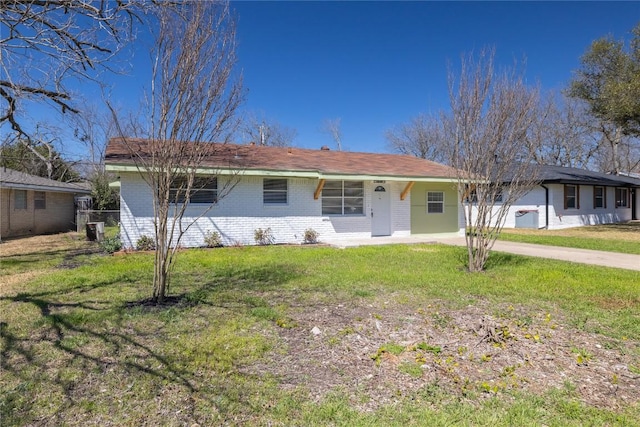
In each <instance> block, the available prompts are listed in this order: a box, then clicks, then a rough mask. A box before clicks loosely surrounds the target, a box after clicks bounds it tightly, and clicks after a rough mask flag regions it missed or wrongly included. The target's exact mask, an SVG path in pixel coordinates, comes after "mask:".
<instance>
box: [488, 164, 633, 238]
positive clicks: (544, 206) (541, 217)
mask: <svg viewBox="0 0 640 427" xmlns="http://www.w3.org/2000/svg"><path fill="white" fill-rule="evenodd" d="M536 168H538V169H537V172H536V173H537V178H538V181H539V185H538V186H536V187H535V188H533V189H532V190H531V191H530V192H529V193H527V194H526V195H525V196H523V197H522V198H520V199H519V200H518V201H517V202H516V203H514V204H513V205H512V206H511V208H510V212H509V213H508V215H507V217H506V220H505V224H504V226H505V227H506V228H520V227H522V228H547V229H561V228H569V227H579V226H583V225H596V224H610V223H618V222H626V221H630V220H635V219H638V204H639V203H640V179H638V178H634V177H631V176H625V175H611V174H606V173H602V172H593V171H588V170H584V169H576V168H567V167H561V166H537V167H536ZM498 204H499V203H498Z"/></svg>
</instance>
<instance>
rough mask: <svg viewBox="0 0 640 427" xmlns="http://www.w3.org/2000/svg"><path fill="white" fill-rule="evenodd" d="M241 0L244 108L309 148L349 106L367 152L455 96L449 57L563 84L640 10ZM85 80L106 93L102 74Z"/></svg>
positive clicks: (351, 140)
mask: <svg viewBox="0 0 640 427" xmlns="http://www.w3.org/2000/svg"><path fill="white" fill-rule="evenodd" d="M232 5H233V7H234V8H235V11H236V14H237V17H238V41H239V50H238V55H239V64H238V65H239V67H240V68H241V69H242V72H243V75H244V85H245V88H246V90H247V97H246V102H245V104H244V105H243V106H242V110H243V111H250V112H253V113H257V114H259V115H264V116H266V117H267V118H268V119H270V120H274V121H277V122H279V123H280V124H282V125H285V126H288V127H291V128H295V129H296V130H297V131H298V136H297V138H296V140H295V141H294V145H296V146H298V147H305V148H319V147H320V146H322V145H329V146H331V147H334V144H333V141H332V139H331V137H330V136H329V135H327V134H326V133H323V132H321V127H322V123H323V121H324V120H326V119H334V118H340V119H341V123H342V132H343V149H345V150H349V151H367V152H384V151H388V150H389V149H388V147H387V143H386V140H385V138H384V133H385V131H386V130H388V129H390V128H392V127H393V126H395V125H398V124H400V123H403V122H406V121H408V120H409V119H410V118H411V117H413V116H415V115H417V114H418V113H429V112H435V111H438V110H440V109H447V108H448V102H449V101H448V95H447V64H448V62H450V63H451V64H452V65H453V66H454V67H455V66H457V65H458V64H459V60H460V55H461V54H463V53H465V52H469V51H472V50H476V51H477V50H480V49H481V48H483V47H485V46H494V47H495V49H496V54H497V62H498V64H499V65H511V64H513V62H514V61H515V60H517V61H522V60H523V59H526V76H527V79H528V81H529V82H531V83H532V84H535V83H537V82H539V83H540V85H541V87H542V88H543V89H544V90H551V89H556V90H559V89H562V88H564V87H566V85H567V83H568V82H569V80H570V79H571V76H572V71H573V70H575V69H576V68H577V67H578V66H579V64H580V56H581V55H582V54H583V53H584V52H585V50H586V49H587V48H588V46H589V45H590V43H591V42H592V41H593V40H594V39H597V38H599V37H602V36H605V35H608V34H610V35H613V36H614V37H615V38H616V39H621V38H626V39H629V37H630V34H629V32H630V30H631V29H632V28H633V27H634V26H635V25H636V24H637V23H638V22H640V2H402V1H389V2H356V1H351V2H302V1H300V2H265V1H261V2H249V1H233V2H232ZM141 41H142V40H141ZM148 58H149V54H148V46H145V45H144V44H143V43H140V44H138V45H136V46H135V55H134V57H133V59H132V65H133V69H132V70H131V71H130V72H129V75H106V76H105V82H106V83H107V85H108V86H109V87H110V88H111V95H112V101H113V102H114V104H116V105H120V106H123V108H135V106H137V105H139V102H140V101H139V100H140V99H141V98H142V96H143V87H144V85H145V83H146V81H147V80H148V79H147V77H148V76H149V75H150V69H149V66H148ZM75 90H76V91H78V92H79V93H81V94H83V95H85V96H88V97H97V98H99V95H96V94H99V92H98V91H97V90H95V88H92V87H91V86H90V85H87V84H82V85H76V86H75ZM31 113H32V114H31V115H32V116H34V118H33V121H34V122H35V121H40V120H45V119H47V118H49V119H50V118H51V117H53V116H51V115H50V112H45V111H44V110H42V109H41V108H37V109H36V108H33V109H32V110H31ZM69 150H71V151H75V150H74V149H73V148H71V147H70V146H69V145H66V146H65V151H69ZM79 155H80V153H79V152H77V151H76V152H75V153H74V155H72V157H77V156H79Z"/></svg>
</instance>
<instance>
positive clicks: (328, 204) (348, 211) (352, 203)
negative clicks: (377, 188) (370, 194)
mask: <svg viewBox="0 0 640 427" xmlns="http://www.w3.org/2000/svg"><path fill="white" fill-rule="evenodd" d="M322 214H323V215H364V182H363V181H326V182H325V183H324V186H323V187H322Z"/></svg>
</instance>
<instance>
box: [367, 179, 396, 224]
mask: <svg viewBox="0 0 640 427" xmlns="http://www.w3.org/2000/svg"><path fill="white" fill-rule="evenodd" d="M371 235H372V236H389V235H391V197H390V196H389V185H388V184H376V183H374V184H373V199H372V201H371Z"/></svg>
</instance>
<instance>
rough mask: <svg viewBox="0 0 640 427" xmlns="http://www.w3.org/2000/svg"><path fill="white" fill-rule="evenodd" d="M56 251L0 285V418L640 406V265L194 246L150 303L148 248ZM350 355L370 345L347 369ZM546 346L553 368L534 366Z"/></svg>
mask: <svg viewBox="0 0 640 427" xmlns="http://www.w3.org/2000/svg"><path fill="white" fill-rule="evenodd" d="M58 250H59V249H58ZM25 256H26V255H19V256H18V255H16V256H4V257H3V258H2V260H1V262H2V264H3V265H5V264H6V265H13V264H14V263H15V262H17V261H20V260H22V259H26V258H25ZM48 256H49V255H41V256H40V258H42V259H40V261H39V263H36V264H34V268H41V269H43V270H42V271H46V274H40V275H38V274H36V273H35V272H34V274H33V275H32V276H29V277H28V278H26V279H25V280H14V281H13V282H11V285H10V286H6V287H4V288H0V290H1V292H2V293H1V294H0V295H1V296H0V313H2V319H1V321H2V323H1V338H2V353H1V355H0V356H1V360H0V362H1V367H2V377H1V378H0V396H1V397H0V411H1V412H0V416H1V418H0V420H1V424H2V426H10V425H83V426H86V425H132V426H133V425H136V426H137V425H195V424H198V425H223V424H224V425H301V426H302V425H304V426H307V425H362V426H365V425H366V426H370V425H385V426H386V425H398V426H399V425H442V426H445V425H447V426H448V425H491V426H502V425H504V426H508V425H531V426H534V425H549V426H565V425H573V426H582V425H593V426H596V425H629V426H632V425H637V424H638V421H639V420H640V406H638V404H637V402H636V403H635V404H634V403H633V401H635V400H634V399H628V398H625V397H624V396H626V395H625V393H626V394H629V393H630V392H635V393H637V388H636V389H629V388H628V387H629V384H632V383H634V382H635V383H636V385H637V382H638V378H640V350H639V345H640V296H639V289H640V276H639V274H638V272H632V271H624V270H616V269H609V268H600V267H591V266H584V265H576V264H570V263H563V262H557V261H552V260H542V259H529V258H523V257H517V256H511V255H506V254H497V255H492V257H491V259H490V261H489V268H488V270H487V272H485V273H482V274H469V273H467V272H465V271H464V269H463V268H461V265H462V260H463V259H464V249H462V248H455V247H448V246H440V245H409V246H404V245H397V246H376V247H374V246H371V247H361V248H353V249H345V250H340V249H334V248H328V247H321V246H300V247H285V246H270V247H237V248H236V247H234V248H222V249H213V250H186V251H184V252H182V253H180V256H179V258H178V263H177V266H176V271H175V276H174V277H173V280H172V283H171V288H170V291H171V294H172V295H173V296H174V298H173V301H172V303H171V304H168V305H166V306H164V307H155V306H149V305H147V304H145V303H144V301H145V299H146V298H147V297H148V296H149V295H150V293H151V280H152V277H151V271H152V256H151V255H150V254H127V255H116V256H104V255H100V254H94V255H87V254H86V253H82V254H78V255H77V257H76V258H72V257H69V256H67V257H65V256H62V257H60V255H59V254H58V253H57V252H56V254H51V257H53V258H51V260H50V261H48V262H45V259H44V258H47V257H48ZM63 261H64V262H63ZM74 261H75V262H74ZM12 268H14V267H12ZM23 268H24V267H20V269H18V270H15V271H14V274H21V273H23ZM1 277H5V278H7V277H11V273H7V274H6V275H5V276H1ZM475 315H481V316H484V317H486V316H490V318H491V319H494V320H495V321H497V322H500V328H499V330H498V332H501V333H502V338H501V339H496V340H493V341H487V342H482V343H481V342H479V341H478V338H477V336H476V334H475V332H474V333H472V332H471V331H469V330H467V329H468V328H466V327H463V326H462V325H464V319H465V318H466V317H465V316H475ZM377 322H379V323H377ZM315 324H319V325H320V326H321V329H322V330H323V333H322V335H319V336H317V337H314V336H313V335H312V334H311V333H310V332H309V331H310V329H311V326H313V325H315ZM380 325H382V326H380ZM376 328H378V329H376ZM409 328H412V330H415V331H417V332H420V333H419V334H416V335H415V337H414V338H415V339H414V341H415V342H418V341H425V343H424V344H421V345H418V346H416V345H413V346H412V345H411V344H407V343H406V342H404V341H405V340H406V341H407V342H408V341H410V340H408V339H407V335H406V332H407V331H408V330H409ZM424 328H427V329H424ZM507 329H508V330H507ZM425 331H426V332H425ZM538 334H539V336H540V338H538ZM449 335H450V336H451V338H449ZM469 336H470V337H472V340H471V341H469V342H468V343H465V341H462V340H463V339H467V338H464V337H469ZM480 336H481V335H480ZM563 337H564V338H563ZM558 338H562V339H564V340H565V341H562V340H560V341H557V339H558ZM456 340H461V341H456ZM554 340H556V341H554ZM552 342H554V343H555V344H553V346H551V343H552ZM385 343H386V344H385ZM382 344H384V345H382ZM436 344H437V346H436ZM364 346H367V348H363V347H364ZM545 346H546V347H545ZM543 348H544V351H542V350H541V351H542V352H541V353H540V354H541V358H540V359H538V358H537V356H536V354H537V350H536V349H543ZM391 349H397V350H393V351H392V350H391ZM525 351H526V352H531V353H530V354H529V353H526V354H525ZM549 351H553V352H554V353H552V354H549ZM392 353H393V354H392ZM352 354H365V355H368V354H371V357H368V356H366V357H360V359H357V358H353V360H354V362H353V363H357V365H354V366H353V367H352V368H353V369H352V370H350V367H349V366H348V365H346V364H344V363H343V362H344V360H345V358H349V357H351V355H352ZM552 356H553V357H555V358H556V361H554V362H553V363H556V362H557V363H558V365H557V367H558V369H560V367H564V368H562V369H566V372H565V375H564V376H563V378H565V379H564V380H562V381H560V382H558V383H554V384H547V383H544V382H540V383H538V382H536V381H538V380H536V379H535V378H530V377H528V376H527V375H528V374H527V371H528V370H535V369H537V368H538V364H543V363H544V364H546V363H552V362H549V360H552V359H548V358H547V359H545V357H552ZM605 357H611V358H612V360H613V359H615V360H617V362H615V363H617V365H624V366H625V368H620V370H619V371H615V372H614V373H612V374H607V377H606V378H604V379H602V381H604V382H602V383H594V384H600V385H599V386H597V387H596V388H597V390H595V392H596V393H602V399H601V400H602V401H603V402H605V401H606V402H615V404H598V402H599V401H600V400H598V399H592V400H590V399H589V397H588V395H585V394H584V393H585V391H584V390H583V388H582V386H583V383H582V382H581V381H580V378H581V377H580V375H582V372H587V370H591V369H593V371H588V372H589V373H590V374H593V375H596V374H597V372H601V371H603V370H604V369H605V368H604V367H603V366H604V365H603V366H600V364H603V363H605V361H606V360H605ZM501 358H503V359H504V361H505V363H504V364H503V365H498V363H502V362H500V360H503V359H501ZM562 358H565V359H567V358H568V359H570V360H569V361H568V362H566V361H565V362H562V361H561V359H562ZM580 358H583V359H584V363H583V360H582V359H580ZM356 359H357V360H356ZM520 360H524V361H526V362H521V361H520ZM576 360H577V362H576ZM516 362H517V363H516ZM587 362H588V363H587ZM561 363H564V365H561ZM612 363H613V362H612ZM525 365H526V366H525ZM545 366H546V365H545ZM607 366H609V365H607ZM612 366H613V364H612ZM338 368H339V369H338ZM463 368H464V369H466V368H469V369H468V370H467V371H463ZM341 369H342V370H344V371H343V372H342V371H341ZM545 369H546V368H545ZM598 369H600V371H598ZM616 369H617V368H616ZM358 371H362V372H367V373H368V372H371V373H372V374H370V375H371V376H364V375H363V378H365V379H364V380H361V381H360V382H353V381H351V379H352V377H353V376H354V375H356V376H357V374H358ZM550 372H551V371H550ZM325 373H327V375H328V373H331V375H332V376H330V377H327V381H324V377H322V375H324V374H325ZM341 375H342V376H343V378H344V382H342V381H341V380H340V378H341ZM549 375H551V373H550V374H549ZM319 377H320V378H319ZM335 378H338V380H335ZM481 378H488V379H487V380H486V381H485V380H483V379H481ZM330 379H331V380H332V381H334V382H335V383H331V384H329V383H330V381H329V380H330ZM494 379H495V381H494ZM341 384H348V385H349V386H348V387H347V386H345V385H341ZM405 384H406V386H405ZM603 384H604V385H603ZM610 388H611V390H613V391H611V390H610ZM634 390H635V391H634ZM616 393H617V394H616ZM585 396H587V397H586V398H585ZM636 396H637V395H636ZM636 400H637V399H636ZM367 408H368V409H367Z"/></svg>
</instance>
